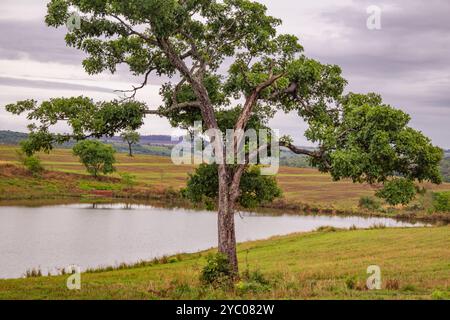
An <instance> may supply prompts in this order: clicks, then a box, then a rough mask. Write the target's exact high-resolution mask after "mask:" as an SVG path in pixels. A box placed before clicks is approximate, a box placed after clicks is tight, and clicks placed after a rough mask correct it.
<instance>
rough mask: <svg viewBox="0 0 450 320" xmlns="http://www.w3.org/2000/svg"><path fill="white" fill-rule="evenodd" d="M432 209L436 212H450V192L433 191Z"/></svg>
mask: <svg viewBox="0 0 450 320" xmlns="http://www.w3.org/2000/svg"><path fill="white" fill-rule="evenodd" d="M433 210H434V211H438V212H450V192H434V193H433Z"/></svg>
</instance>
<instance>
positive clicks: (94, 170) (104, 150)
mask: <svg viewBox="0 0 450 320" xmlns="http://www.w3.org/2000/svg"><path fill="white" fill-rule="evenodd" d="M114 153H115V150H114V149H113V148H112V147H111V146H110V145H106V144H103V143H101V142H99V141H95V140H84V141H80V142H78V143H77V144H76V145H75V146H74V147H73V154H74V155H76V156H78V157H79V158H80V161H81V163H83V164H84V166H85V167H86V170H87V171H88V172H89V173H90V174H91V175H93V176H94V177H96V178H97V177H98V176H99V174H101V173H103V174H109V173H113V172H114V171H115V168H114V166H113V164H114V163H115V162H116V159H115V158H114Z"/></svg>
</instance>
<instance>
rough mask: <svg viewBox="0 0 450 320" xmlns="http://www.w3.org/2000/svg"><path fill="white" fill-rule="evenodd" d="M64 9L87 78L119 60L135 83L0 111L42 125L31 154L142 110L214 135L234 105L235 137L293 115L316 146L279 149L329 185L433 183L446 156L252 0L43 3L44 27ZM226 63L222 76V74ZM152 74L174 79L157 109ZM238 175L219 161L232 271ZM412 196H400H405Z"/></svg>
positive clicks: (106, 128)
mask: <svg viewBox="0 0 450 320" xmlns="http://www.w3.org/2000/svg"><path fill="white" fill-rule="evenodd" d="M72 10H76V11H77V12H79V14H80V16H81V20H82V21H81V26H80V28H79V29H77V30H72V31H69V32H68V33H67V35H66V38H65V39H66V43H67V45H68V46H71V47H75V48H78V49H79V50H82V51H84V52H85V53H86V54H87V58H86V59H85V60H84V61H83V66H84V68H85V70H86V72H88V73H89V74H99V73H102V72H104V71H110V72H111V73H114V72H116V70H117V65H120V64H127V65H128V66H129V68H130V71H131V72H132V73H133V74H134V75H135V76H139V75H141V76H142V77H143V78H144V80H143V83H142V86H140V87H136V88H134V90H133V91H134V92H133V94H132V95H131V96H130V97H129V98H130V99H125V100H121V101H117V100H115V101H111V102H94V101H92V100H91V99H89V98H86V97H74V98H56V99H50V100H49V101H44V102H42V103H41V104H38V103H37V102H36V101H35V100H26V101H19V102H17V103H15V104H10V105H8V106H6V109H7V110H8V111H9V112H12V113H13V114H22V113H25V112H26V113H27V117H28V119H29V120H30V121H37V122H39V123H40V125H31V126H30V128H31V133H30V136H29V140H28V142H27V146H28V148H27V152H28V153H32V152H35V151H40V150H43V151H49V150H51V149H52V148H53V145H54V144H58V143H64V142H67V141H70V140H71V139H74V140H83V139H86V138H89V137H93V138H100V137H102V136H113V135H114V134H115V133H117V132H120V131H123V130H125V129H127V128H130V129H131V130H137V129H138V128H139V127H141V126H142V124H143V119H144V117H145V115H148V114H157V115H160V116H164V117H168V118H169V120H170V121H172V122H173V123H177V124H180V126H182V125H183V124H189V123H190V122H191V121H192V120H194V119H196V118H197V117H199V116H200V118H201V120H203V122H204V126H205V127H206V128H207V129H213V130H214V129H219V128H220V124H219V120H220V114H221V113H222V112H223V110H226V109H230V107H232V110H237V113H236V114H237V118H236V119H235V121H233V123H232V126H228V128H234V129H236V130H238V131H239V130H245V129H246V128H248V127H249V126H248V124H249V123H250V121H251V119H252V118H254V119H255V118H256V120H257V123H261V124H265V123H268V120H269V119H270V118H272V117H273V116H274V114H275V113H276V111H284V112H295V113H297V114H298V115H299V117H301V118H302V119H303V120H304V121H305V122H306V123H307V124H308V126H309V127H308V129H307V131H306V133H305V137H306V138H307V139H308V140H309V141H310V142H312V143H314V144H316V145H317V146H318V148H317V150H315V151H311V150H304V149H300V148H297V147H296V146H294V145H293V144H292V140H291V139H290V138H289V137H286V138H284V139H282V141H281V145H282V146H283V147H285V148H288V149H290V150H291V151H293V152H294V153H296V154H303V155H307V156H309V157H310V158H311V163H312V165H314V166H315V167H317V168H318V169H319V170H320V171H321V172H329V173H330V174H331V176H332V177H333V178H334V180H336V181H337V180H341V179H345V178H350V179H352V180H353V181H354V182H359V183H362V182H368V183H387V187H388V188H390V187H392V184H391V183H390V181H391V179H392V177H396V176H400V177H402V178H403V179H406V180H408V181H410V182H411V183H412V182H413V181H419V182H422V181H430V182H432V183H440V182H441V176H440V173H439V169H438V166H439V163H440V161H441V159H442V157H443V152H442V150H441V149H440V148H437V147H435V146H433V145H432V144H431V141H430V140H429V139H428V138H426V137H425V136H423V135H422V134H421V133H420V132H418V131H416V130H414V129H412V128H410V127H409V126H408V124H409V121H410V117H409V116H408V115H406V114H405V113H403V112H402V111H400V110H397V109H394V108H393V107H391V106H389V105H386V104H385V103H383V101H382V99H381V97H380V96H379V95H376V94H367V95H363V94H353V93H350V94H347V95H344V94H343V92H344V89H345V86H346V83H347V82H346V80H345V79H344V78H343V77H342V75H341V69H340V68H339V67H338V66H335V65H324V64H321V63H319V62H318V61H315V60H312V59H309V58H307V57H306V56H305V55H304V54H303V47H302V46H301V45H300V44H299V40H298V38H297V37H296V36H294V35H289V34H278V33H277V29H278V27H279V26H280V24H281V20H279V19H277V18H274V17H271V16H269V15H268V14H267V8H266V7H265V6H264V5H262V4H260V3H257V2H253V1H250V0H228V1H223V2H219V1H182V2H180V1H161V0H148V1H145V3H143V2H142V1H141V0H130V1H126V2H124V1H117V0H99V1H94V2H92V1H85V0H52V1H50V2H49V4H48V15H47V16H46V22H47V24H48V25H49V26H52V27H60V26H63V25H64V24H65V23H66V21H67V19H68V17H69V16H70V14H71V12H72ZM149 17H151V18H150V19H149ZM140 30H144V31H140ZM225 64H226V65H227V66H229V69H228V72H227V74H225V75H224V74H223V72H222V71H221V70H222V69H221V67H223V66H225ZM152 72H155V73H156V74H157V75H159V76H161V77H166V78H168V79H169V80H168V81H171V80H173V79H176V78H178V77H179V78H180V79H181V81H180V82H179V83H172V82H168V83H166V84H165V85H164V86H163V88H162V90H161V95H162V97H163V100H164V105H163V106H161V107H160V108H159V109H158V110H154V109H151V108H148V107H147V105H146V104H145V103H141V102H138V101H136V100H135V99H134V98H135V94H136V91H137V90H138V89H139V88H143V87H144V86H145V85H146V84H147V79H148V76H149V75H150V74H151V73H152ZM175 75H176V76H178V77H175ZM242 101H243V102H242ZM58 120H66V121H67V123H68V124H69V125H70V127H71V128H72V131H73V132H72V133H71V134H70V135H60V134H52V133H51V131H50V128H51V127H52V126H53V125H55V124H56V123H57V122H58ZM250 128H252V127H251V126H250ZM238 144H239V139H236V140H235V145H236V146H237V145H238ZM235 150H237V148H235ZM216 151H217V150H216ZM247 168H248V164H240V165H225V164H219V165H218V166H217V169H218V172H217V175H218V184H219V192H218V226H219V232H218V234H219V241H218V242H219V243H218V247H219V251H220V252H221V253H224V254H226V255H227V256H228V258H229V261H230V263H231V265H232V267H233V270H234V272H236V273H237V272H238V268H237V267H238V263H237V257H236V237H235V226H234V213H235V212H234V210H235V204H236V203H237V201H238V199H239V198H240V196H241V194H240V192H239V191H240V183H241V178H242V176H243V174H244V173H245V172H246V170H247ZM397 186H400V185H399V184H397ZM405 186H409V185H406V184H405ZM409 191H410V189H408V190H405V195H403V196H402V199H406V198H408V192H409Z"/></svg>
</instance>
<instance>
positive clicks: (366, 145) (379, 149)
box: [307, 94, 443, 183]
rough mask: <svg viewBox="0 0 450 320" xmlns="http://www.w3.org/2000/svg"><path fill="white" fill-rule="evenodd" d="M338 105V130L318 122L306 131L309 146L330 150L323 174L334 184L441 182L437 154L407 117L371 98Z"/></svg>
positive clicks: (347, 98) (354, 96)
mask: <svg viewBox="0 0 450 320" xmlns="http://www.w3.org/2000/svg"><path fill="white" fill-rule="evenodd" d="M341 105H342V109H343V116H342V119H341V120H339V121H338V124H337V125H332V126H330V125H325V126H324V125H323V124H322V123H321V124H318V125H314V126H312V127H311V128H310V129H309V130H308V132H307V135H308V136H309V137H310V138H311V140H312V141H318V142H320V143H321V145H322V148H323V149H325V150H327V149H329V150H330V151H331V152H327V153H326V154H327V155H328V156H329V168H328V171H330V172H331V174H332V176H333V178H334V179H335V180H339V179H341V178H351V179H353V181H355V182H369V183H375V182H381V183H384V182H386V181H387V180H388V179H389V177H393V176H401V177H404V178H406V179H408V180H418V181H423V180H429V181H431V182H433V183H440V182H441V181H442V180H441V175H440V172H439V162H440V161H441V159H442V156H443V152H442V150H441V149H440V148H438V147H435V146H433V145H432V144H431V142H430V140H429V139H428V138H426V137H425V136H423V135H422V133H420V132H418V131H416V130H413V129H411V128H410V127H408V126H407V125H408V123H409V120H410V117H409V116H408V115H407V114H405V113H403V112H402V111H401V110H397V109H394V108H392V107H391V106H389V105H385V104H383V103H382V100H381V97H380V96H378V95H375V94H369V95H357V94H349V95H347V96H345V97H343V98H342V101H341ZM333 150H334V151H333ZM316 164H317V163H316Z"/></svg>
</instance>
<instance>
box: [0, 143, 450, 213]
mask: <svg viewBox="0 0 450 320" xmlns="http://www.w3.org/2000/svg"><path fill="white" fill-rule="evenodd" d="M16 150H17V147H13V146H0V164H2V163H3V164H17V155H16ZM39 157H40V158H41V159H42V161H43V165H44V167H45V168H46V169H47V170H48V171H54V172H57V174H53V175H55V176H53V177H52V176H51V173H47V175H48V176H49V177H50V178H51V179H50V180H51V181H54V182H55V183H56V178H61V179H63V180H71V179H73V178H74V177H78V178H80V179H89V178H88V177H87V176H86V172H85V169H84V167H83V166H82V165H81V164H80V163H79V162H78V159H77V158H76V157H74V156H73V155H72V153H71V151H70V150H66V149H56V150H54V151H52V152H51V153H50V154H44V153H42V154H39ZM117 161H118V163H117V165H116V167H117V169H118V173H116V174H115V175H113V176H112V177H114V178H117V179H118V178H119V177H120V176H119V173H121V172H127V173H131V174H133V175H135V176H136V177H137V182H138V183H139V184H140V185H141V186H142V187H144V188H152V189H153V190H159V191H160V192H162V191H163V190H165V189H168V188H173V189H179V188H182V187H184V186H185V185H186V179H187V177H188V173H190V172H192V171H193V170H194V166H190V165H182V166H176V165H173V163H172V162H171V159H170V158H168V157H159V156H147V155H136V156H135V157H133V158H130V157H128V156H127V155H126V154H117ZM61 173H69V174H76V175H78V176H73V175H62V174H61ZM0 174H1V173H0ZM2 177H3V178H0V182H1V180H5V179H4V178H5V177H7V178H11V176H5V175H4V176H2ZM53 178H55V179H53ZM78 178H77V179H78ZM277 180H278V183H279V185H280V186H281V188H282V190H283V193H284V197H285V200H286V201H287V202H289V203H302V204H308V205H309V206H311V207H318V208H333V209H338V210H355V209H358V201H359V199H360V198H361V197H362V196H368V195H373V194H374V192H375V190H374V188H373V187H372V186H369V185H365V184H363V185H361V184H354V183H352V182H351V181H348V180H345V181H339V182H334V181H332V179H331V177H330V176H329V175H328V174H321V173H319V172H318V171H317V170H315V169H301V168H286V167H282V168H281V169H280V172H279V174H278V176H277ZM69 184H70V183H69ZM424 186H425V187H426V188H428V189H430V190H440V191H441V190H450V184H442V185H440V186H436V185H432V184H424ZM1 187H2V185H1V183H0V191H2V190H1ZM70 187H71V188H73V187H74V185H72V184H70ZM8 188H9V187H8ZM3 191H4V192H6V191H7V189H6V187H3ZM8 193H9V192H8ZM13 193H14V190H13ZM30 193H32V190H30ZM0 198H1V197H0Z"/></svg>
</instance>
